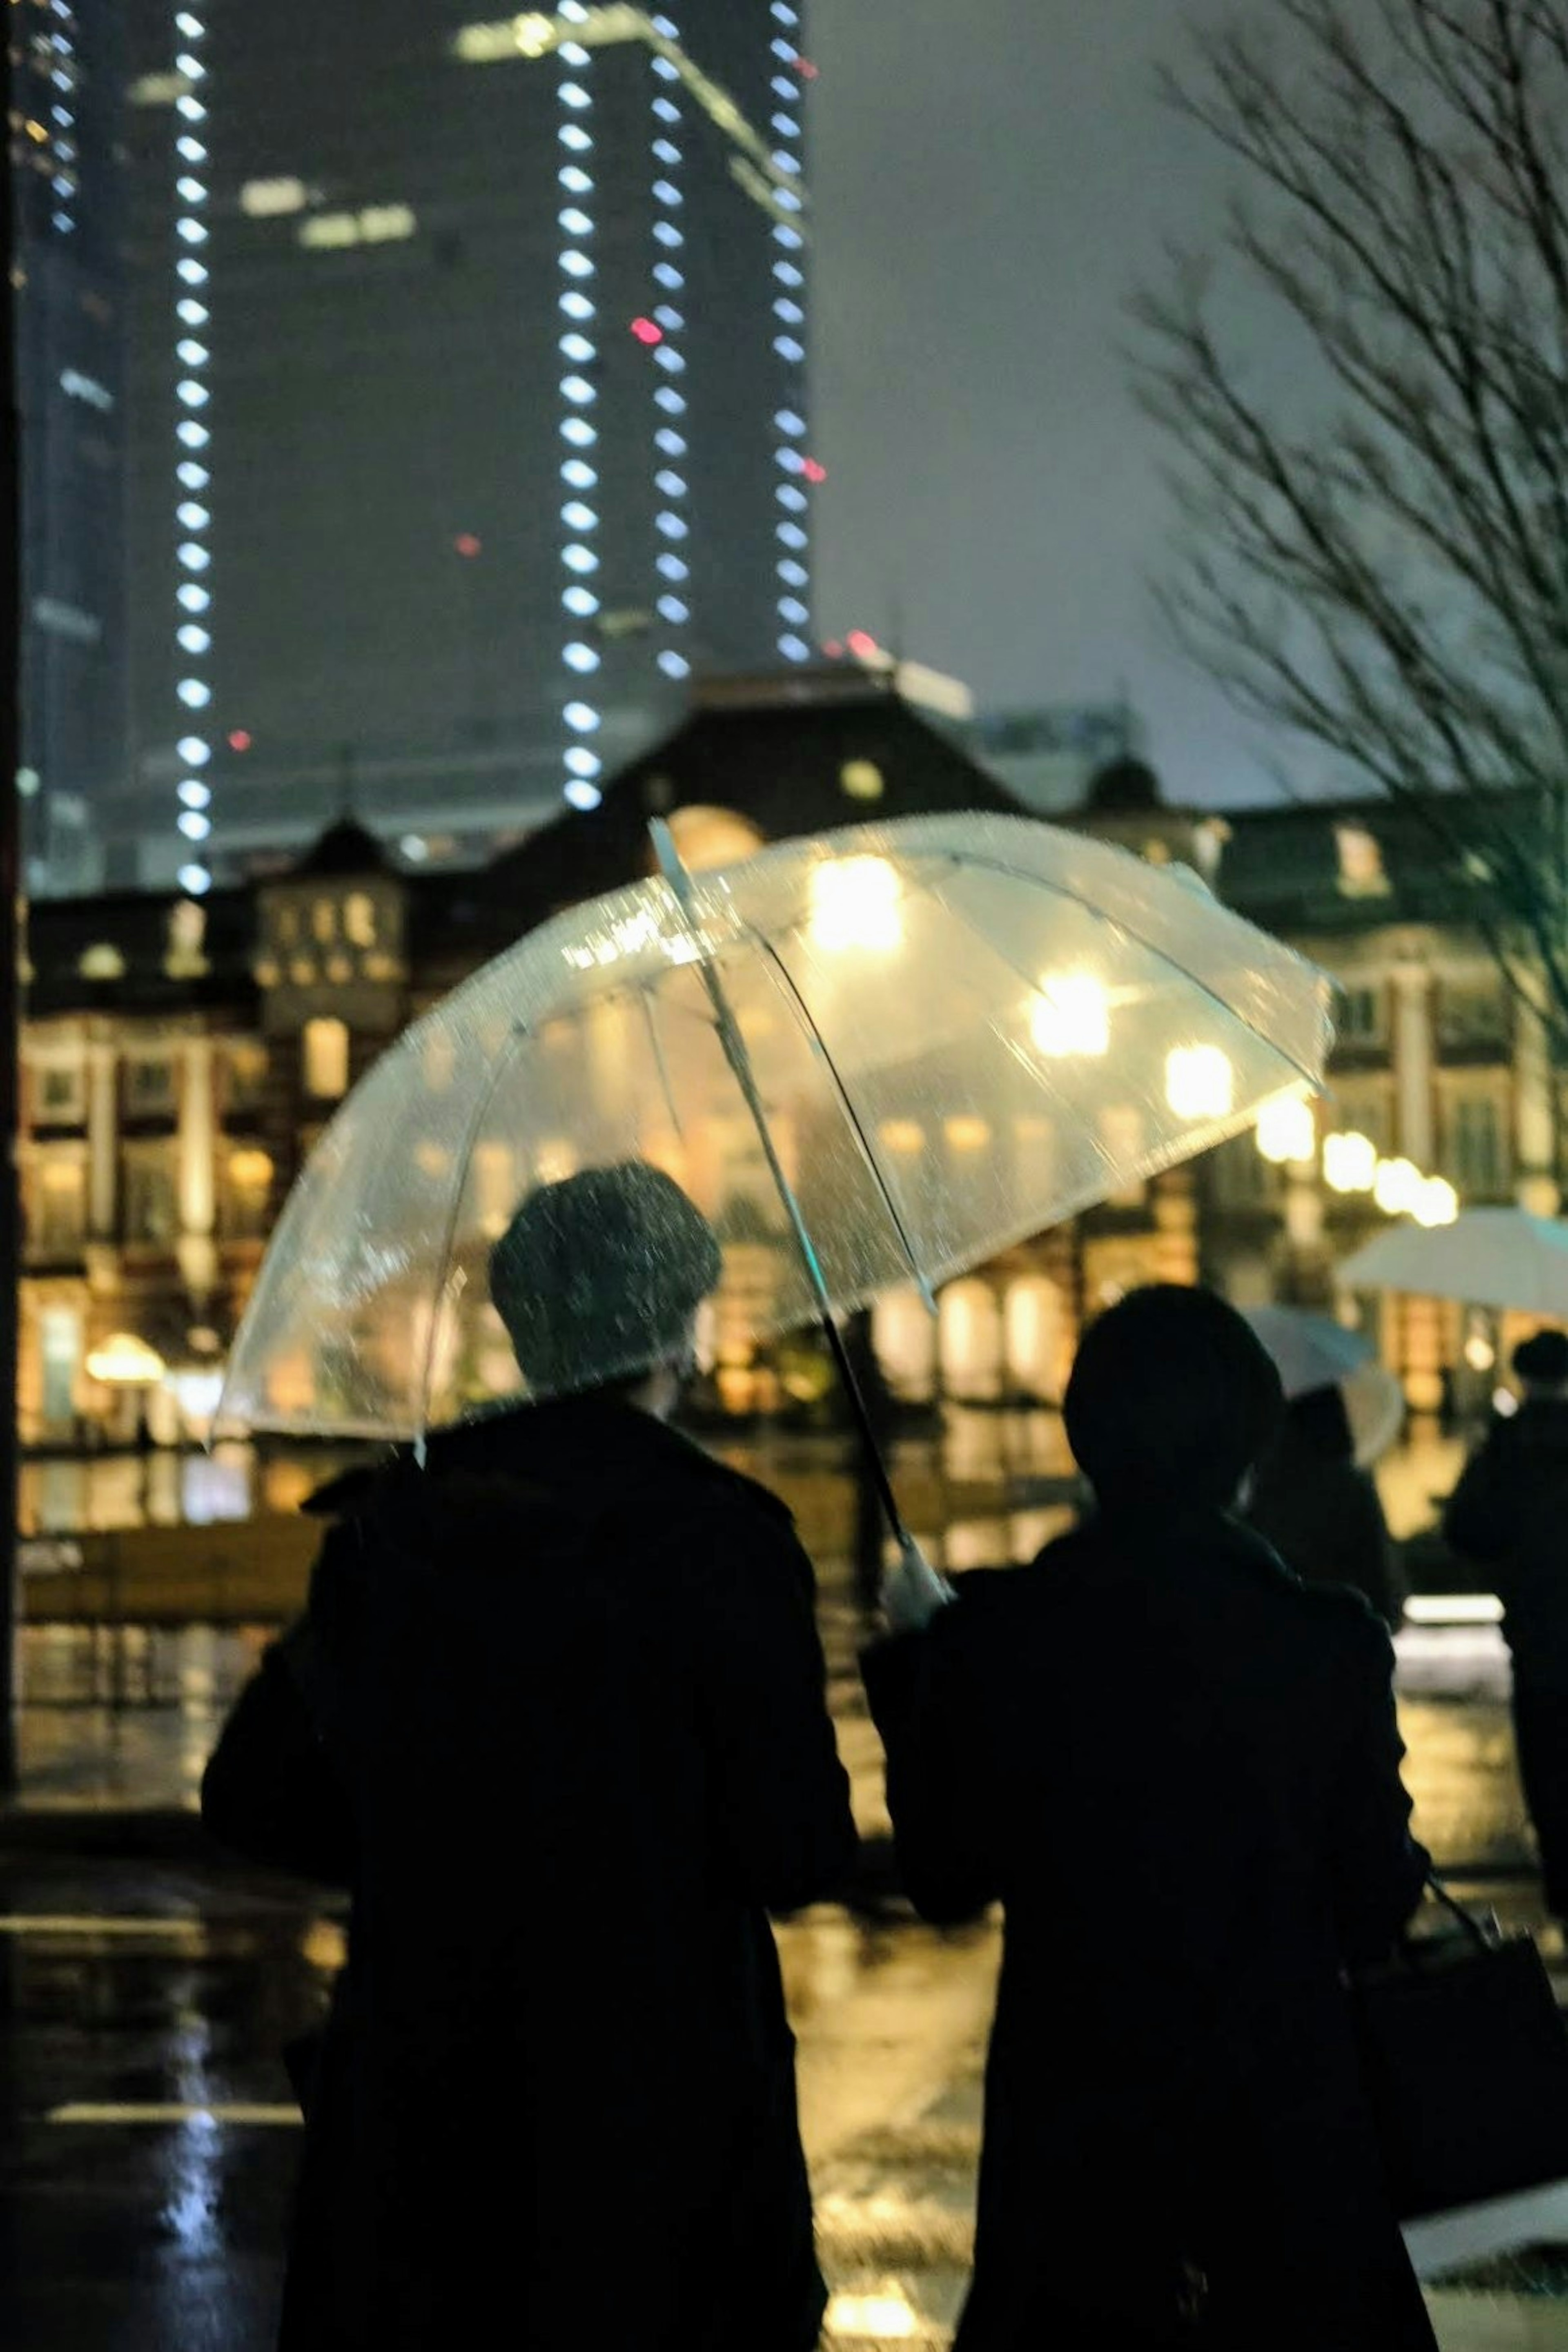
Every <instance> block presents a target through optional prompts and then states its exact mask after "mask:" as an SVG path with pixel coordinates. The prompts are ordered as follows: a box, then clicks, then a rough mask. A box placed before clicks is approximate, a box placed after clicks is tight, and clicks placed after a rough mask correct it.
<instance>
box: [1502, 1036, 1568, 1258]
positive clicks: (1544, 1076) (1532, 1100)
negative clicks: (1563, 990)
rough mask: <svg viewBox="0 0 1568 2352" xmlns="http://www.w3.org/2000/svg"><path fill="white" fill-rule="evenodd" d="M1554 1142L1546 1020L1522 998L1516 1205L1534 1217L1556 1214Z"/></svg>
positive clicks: (1516, 1057) (1516, 1067)
mask: <svg viewBox="0 0 1568 2352" xmlns="http://www.w3.org/2000/svg"><path fill="white" fill-rule="evenodd" d="M1556 1144H1557V1137H1556V1123H1555V1121H1554V1119H1553V1118H1552V1055H1551V1049H1550V1046H1549V1045H1548V1042H1547V1035H1546V1023H1545V1020H1544V1018H1543V1016H1542V1013H1541V1011H1540V1010H1539V1008H1538V1007H1537V1006H1536V1005H1534V1004H1530V1003H1524V1002H1522V1001H1521V1003H1520V1005H1519V1013H1518V1022H1517V1026H1516V1028H1515V1032H1514V1050H1513V1156H1514V1164H1515V1167H1516V1169H1517V1171H1518V1185H1517V1189H1518V1194H1519V1201H1520V1204H1521V1207H1522V1208H1526V1209H1532V1210H1533V1211H1534V1212H1535V1213H1536V1215H1537V1216H1542V1217H1554V1216H1555V1215H1556V1213H1557V1208H1558V1187H1557V1178H1556Z"/></svg>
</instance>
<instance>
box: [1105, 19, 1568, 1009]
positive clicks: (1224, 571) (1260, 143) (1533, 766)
mask: <svg viewBox="0 0 1568 2352" xmlns="http://www.w3.org/2000/svg"><path fill="white" fill-rule="evenodd" d="M1194 40H1195V60H1194V63H1193V65H1192V67H1191V68H1190V70H1186V71H1183V72H1181V73H1178V74H1175V75H1173V76H1172V77H1170V78H1169V79H1168V82H1167V95H1168V97H1169V98H1170V100H1172V102H1173V104H1174V105H1176V106H1177V107H1178V108H1179V109H1180V110H1182V111H1183V112H1184V114H1185V115H1186V116H1187V117H1188V118H1189V119H1190V120H1191V121H1194V122H1195V123H1196V124H1198V125H1200V126H1201V127H1202V128H1203V130H1204V131H1205V132H1207V133H1208V134H1209V135H1210V136H1211V137H1212V138H1213V139H1215V140H1216V141H1217V142H1219V143H1220V145H1221V146H1222V147H1223V148H1225V149H1226V151H1228V153H1229V154H1230V156H1231V157H1232V158H1233V159H1234V160H1235V163H1236V164H1237V166H1238V167H1239V168H1238V170H1237V190H1236V194H1235V197H1234V200H1233V203H1232V205H1231V208H1230V211H1229V214H1228V215H1227V222H1226V231H1225V234H1224V237H1223V240H1222V242H1221V244H1220V246H1219V248H1218V249H1217V250H1216V251H1214V252H1211V253H1208V254H1206V255H1202V256H1198V255H1194V254H1192V253H1190V252H1186V251H1181V250H1175V249H1173V253H1172V257H1171V264H1170V268H1169V270H1168V273H1167V275H1166V277H1165V278H1164V280H1163V283H1162V285H1161V286H1160V287H1159V288H1158V289H1156V290H1153V291H1150V292H1145V293H1144V294H1142V295H1141V296H1140V297H1139V298H1138V299H1137V301H1136V302H1135V305H1134V311H1135V316H1136V319H1137V320H1138V322H1139V326H1140V329H1141V332H1140V336H1139V341H1138V350H1137V353H1136V368H1137V383H1138V389H1139V393H1140V397H1141V399H1142V402H1143V404H1144V405H1145V407H1146V408H1147V409H1148V411H1149V412H1150V413H1151V414H1152V415H1153V416H1154V417H1155V418H1156V419H1157V420H1158V421H1159V422H1160V423H1161V424H1162V425H1163V426H1164V427H1165V428H1166V429H1167V431H1168V434H1169V436H1171V440H1172V442H1173V445H1174V446H1173V463H1172V467H1171V475H1172V479H1173V484H1174V487H1175V491H1176V496H1177V499H1178V515H1179V530H1178V538H1177V551H1176V554H1175V557H1174V560H1173V568H1172V570H1171V572H1169V574H1168V575H1167V577H1166V578H1165V580H1164V582H1163V586H1162V590H1161V594H1162V602H1163V606H1164V610H1165V613H1166V614H1167V617H1168V619H1169V621H1170V623H1171V625H1172V626H1173V628H1174V630H1175V632H1176V634H1177V635H1178V636H1179V638H1180V639H1181V641H1182V642H1183V644H1184V646H1186V648H1187V649H1188V650H1189V651H1190V652H1191V653H1193V654H1194V656H1197V658H1198V659H1200V660H1201V661H1202V663H1203V664H1204V666H1205V667H1206V668H1208V669H1209V670H1210V671H1211V672H1212V673H1214V674H1215V676H1216V677H1219V678H1220V679H1221V681H1222V682H1223V683H1224V685H1225V686H1226V688H1227V689H1228V690H1229V692H1230V693H1231V695H1232V696H1233V698H1235V699H1236V701H1237V703H1238V704H1239V705H1240V706H1241V707H1242V708H1243V709H1245V710H1246V711H1247V712H1248V713H1249V714H1251V715H1253V716H1255V717H1262V718H1265V719H1271V720H1276V721H1278V720H1283V721H1285V722H1286V723H1287V724H1288V725H1289V727H1291V728H1293V729H1296V730H1300V731H1301V732H1303V733H1304V734H1305V735H1306V736H1308V737H1310V738H1313V739H1315V740H1317V742H1319V743H1320V744H1321V745H1323V746H1326V747H1327V748H1328V749H1329V750H1330V751H1331V752H1333V753H1334V754H1336V755H1338V757H1339V759H1341V760H1342V761H1345V762H1348V763H1352V764H1353V766H1354V767H1355V768H1357V769H1359V770H1360V771H1361V772H1363V774H1364V775H1365V776H1368V777H1370V778H1372V779H1374V780H1375V782H1376V783H1377V784H1378V785H1379V786H1381V787H1382V789H1383V790H1384V792H1385V793H1387V794H1388V795H1390V797H1391V798H1392V799H1393V800H1394V801H1396V802H1398V803H1402V804H1403V805H1404V806H1405V807H1406V808H1407V809H1409V810H1410V811H1411V812H1412V813H1413V814H1415V816H1417V817H1418V819H1419V821H1420V822H1421V824H1423V825H1424V826H1425V827H1426V830H1427V832H1428V833H1429V834H1430V835H1432V836H1433V838H1434V840H1435V843H1436V845H1437V847H1438V850H1439V854H1440V856H1441V857H1442V859H1443V860H1444V861H1445V863H1446V864H1447V866H1448V868H1449V870H1450V871H1451V872H1452V874H1453V876H1454V877H1455V880H1456V884H1457V885H1459V886H1462V887H1465V888H1466V889H1467V890H1468V894H1469V898H1468V904H1469V906H1470V908H1471V911H1472V912H1473V919H1474V920H1475V921H1476V922H1477V924H1478V925H1479V927H1480V929H1481V930H1482V932H1483V933H1484V935H1485V937H1486V939H1487V940H1488V942H1489V946H1490V947H1491V950H1492V951H1493V953H1494V954H1495V955H1496V957H1497V960H1498V961H1499V964H1500V968H1501V969H1502V971H1503V972H1504V974H1505V976H1506V977H1507V978H1508V979H1509V981H1510V983H1511V984H1512V985H1513V986H1514V987H1515V988H1516V989H1518V990H1520V991H1521V992H1523V993H1524V994H1526V995H1527V996H1529V997H1531V999H1532V1000H1533V1001H1536V1002H1538V1003H1540V1004H1541V1007H1542V1011H1543V1012H1544V1013H1545V1015H1546V1018H1547V1021H1548V1024H1549V1026H1550V1029H1551V1031H1552V1037H1553V1042H1554V1045H1556V1047H1557V1049H1558V1052H1559V1055H1564V1054H1568V145H1565V139H1568V0H1249V5H1248V9H1247V17H1246V21H1245V23H1241V22H1237V23H1235V24H1232V25H1231V26H1229V27H1227V28H1226V29H1223V30H1220V31H1217V32H1211V33H1208V34H1203V33H1197V34H1195V35H1194ZM1240 289H1246V291H1245V292H1244V293H1243V294H1242V297H1241V299H1240V300H1237V299H1233V295H1234V294H1236V293H1237V292H1238V291H1239V290H1240ZM1260 310H1261V311H1262V312H1263V313H1265V314H1271V316H1272V319H1273V321H1274V330H1275V331H1274V332H1273V333H1272V334H1271V331H1270V330H1269V328H1268V326H1267V324H1264V325H1259V324H1258V319H1259V312H1260ZM1244 315H1245V316H1246V317H1247V319H1248V320H1249V321H1250V322H1251V323H1249V324H1248V325H1247V328H1246V329H1242V328H1240V327H1239V326H1238V325H1236V324H1232V325H1231V326H1229V327H1227V326H1226V324H1225V323H1224V321H1225V320H1227V319H1228V320H1231V321H1233V322H1235V321H1238V320H1240V319H1241V318H1242V317H1243V316H1244ZM1292 352H1294V353H1295V354H1297V355H1298V356H1299V357H1300V362H1301V367H1300V377H1299V381H1298V382H1297V383H1284V382H1282V379H1283V377H1284V374H1285V370H1284V369H1283V368H1282V367H1281V366H1280V363H1279V362H1280V356H1281V353H1284V354H1286V355H1289V354H1290V353H1292ZM1265 356H1267V357H1268V359H1270V360H1271V361H1272V373H1273V374H1274V376H1275V383H1274V385H1273V388H1272V389H1270V388H1268V386H1267V385H1264V384H1262V383H1260V382H1259V373H1260V370H1259V364H1258V362H1259V360H1260V358H1261V357H1265Z"/></svg>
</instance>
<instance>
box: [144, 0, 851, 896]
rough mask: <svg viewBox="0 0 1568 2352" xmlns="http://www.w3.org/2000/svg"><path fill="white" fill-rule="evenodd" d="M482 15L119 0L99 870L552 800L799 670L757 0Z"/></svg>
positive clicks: (774, 24)
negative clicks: (686, 707)
mask: <svg viewBox="0 0 1568 2352" xmlns="http://www.w3.org/2000/svg"><path fill="white" fill-rule="evenodd" d="M481 9H482V0H332V5H331V6H322V5H321V0H269V5H268V6H267V7H265V8H241V7H239V6H237V5H231V0H181V4H180V5H177V6H176V5H172V0H171V5H163V0H132V12H131V21H132V26H133V27H134V30H133V42H134V47H135V55H134V57H133V58H132V69H131V95H132V106H131V109H130V124H131V140H132V164H133V176H134V184H135V205H134V210H133V215H132V218H133V253H134V278H135V286H136V331H135V339H134V351H135V354H136V358H135V369H136V373H135V385H134V392H135V398H134V404H133V409H134V417H135V432H136V443H135V451H134V460H133V481H134V494H133V501H132V529H133V555H134V564H135V578H136V583H137V593H136V599H135V615H134V629H135V636H134V714H135V732H136V751H137V759H136V769H135V782H134V786H133V789H132V791H131V792H130V793H128V794H127V795H126V796H125V798H124V800H123V802H122V803H121V804H120V805H119V806H117V807H116V808H115V809H114V810H113V811H111V812H110V823H109V825H108V831H109V833H110V836H111V837H112V838H113V839H114V840H115V841H117V842H118V844H119V848H118V852H117V861H118V864H119V866H120V868H121V871H122V872H123V873H124V875H125V877H126V878H130V877H131V872H132V860H133V861H134V871H135V872H136V873H137V874H139V875H140V876H141V877H144V878H148V879H152V878H163V879H166V878H169V877H173V876H174V874H175V873H176V872H177V871H179V870H180V869H181V868H184V869H185V880H186V883H187V887H190V888H191V889H193V890H194V891H196V892H198V893H199V892H200V891H201V890H202V889H203V888H204V887H205V884H206V877H209V876H211V875H212V874H213V873H215V872H217V873H221V872H222V871H224V870H225V869H226V866H228V865H232V864H233V863H234V862H236V861H237V860H242V859H245V858H247V857H248V856H254V855H256V854H258V853H260V852H264V851H270V850H274V849H277V850H281V849H283V848H285V847H287V846H289V845H291V844H295V843H298V842H300V841H303V840H305V839H307V838H309V837H310V835H312V834H313V832H314V831H315V830H316V829H318V828H319V825H320V823H321V816H322V814H323V809H324V808H325V809H326V811H327V813H329V814H330V812H331V803H332V802H333V800H334V798H336V799H338V800H342V799H343V798H346V797H352V799H353V804H354V806H355V808H356V809H357V810H358V812H359V814H362V815H363V817H365V818H366V819H367V820H368V821H370V822H372V823H374V824H377V825H379V826H380V827H382V828H383V829H384V830H386V831H389V832H390V833H391V834H392V835H394V837H396V835H398V834H400V833H403V834H407V835H413V836H415V837H416V840H417V842H418V843H419V844H420V845H429V844H430V843H431V839H432V835H447V836H448V837H449V838H450V839H451V840H452V841H453V842H455V843H456V844H457V845H458V846H459V848H460V847H461V846H462V845H465V844H473V845H478V843H479V841H480V840H481V839H482V838H484V837H486V836H489V837H493V836H494V835H495V834H496V833H497V832H498V831H499V830H500V829H501V828H503V827H505V826H507V825H522V824H529V823H536V822H538V821H539V819H540V818H541V817H542V816H543V815H545V814H552V813H553V812H554V811H555V810H557V809H558V808H559V806H560V804H561V801H562V798H563V796H564V797H565V798H566V799H567V801H569V802H570V803H571V804H572V805H574V807H577V808H579V809H581V810H584V811H587V810H590V809H592V808H593V807H594V805H595V803H596V801H597V798H598V789H599V779H600V777H601V775H602V774H603V773H604V772H605V770H606V769H607V768H609V767H611V766H613V765H614V764H615V763H616V761H619V760H620V759H622V758H624V757H626V756H627V755H629V754H630V753H631V752H632V751H635V750H636V749H637V748H638V747H639V746H640V745H641V744H642V743H644V742H645V741H647V740H648V738H649V737H650V736H651V735H652V734H653V733H654V732H655V731H656V730H657V729H658V726H659V725H660V723H661V722H662V721H663V720H665V719H668V717H669V716H670V715H672V713H673V711H674V709H676V708H677V707H678V706H679V702H680V700H681V698H682V694H683V685H682V681H683V680H684V679H685V678H686V677H688V676H689V674H690V672H691V671H693V670H696V669H708V670H711V669H745V668H755V667H763V666H769V665H776V664H777V663H779V662H780V661H792V660H793V661H799V660H804V659H805V658H806V656H807V653H808V649H809V643H810V574H809V563H810V540H809V490H810V483H811V480H812V478H813V477H814V476H815V475H816V473H817V472H818V471H819V469H818V468H817V467H816V463H815V460H814V459H813V458H812V457H811V455H810V451H809V448H808V446H807V429H806V414H807V411H806V404H805V381H804V378H805V297H806V287H805V275H806V273H805V262H806V246H805V236H806V230H805V196H804V189H803V178H802V115H803V110H804V107H803V100H804V95H805V89H806V88H807V87H808V84H809V81H810V79H811V78H812V73H813V68H812V67H811V65H810V62H809V60H808V59H807V58H805V57H804V56H803V55H802V53H801V50H800V47H799V40H800V26H799V22H798V15H797V11H796V9H795V6H794V5H790V0H771V5H770V0H690V5H686V6H684V7H683V9H682V14H681V16H680V18H679V21H677V20H675V19H672V18H670V17H668V16H653V15H648V14H645V13H644V12H643V11H642V10H640V9H637V8H633V7H627V6H605V7H590V6H587V5H584V0H564V5H563V6H562V7H561V8H560V10H559V12H558V13H557V14H555V15H552V16H544V15H541V16H521V17H520V16H513V17H510V18H507V19H506V20H505V21H504V22H498V23H493V24H492V23H490V22H489V21H485V20H484V19H483V18H482V15H481ZM437 846H438V845H437Z"/></svg>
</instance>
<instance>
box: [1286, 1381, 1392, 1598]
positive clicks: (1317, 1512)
mask: <svg viewBox="0 0 1568 2352" xmlns="http://www.w3.org/2000/svg"><path fill="white" fill-rule="evenodd" d="M1246 1516H1247V1523H1248V1525H1249V1526H1251V1527H1253V1528H1256V1529H1257V1531H1258V1534H1259V1535H1260V1536H1261V1537H1262V1538H1263V1539H1264V1541H1265V1543H1268V1544H1272V1545H1273V1547H1274V1549H1275V1550H1276V1551H1277V1552H1278V1553H1279V1557H1280V1559H1282V1560H1283V1561H1284V1562H1285V1565H1286V1567H1287V1568H1293V1569H1294V1570H1295V1571H1296V1573H1297V1575H1298V1576H1300V1577H1304V1578H1305V1580H1306V1581H1307V1582H1308V1583H1309V1584H1348V1585H1351V1586H1352V1587H1353V1589H1354V1590H1355V1591H1357V1592H1359V1593H1360V1594H1361V1596H1362V1598H1363V1600H1364V1601H1367V1602H1368V1603H1369V1605H1370V1606H1371V1607H1372V1609H1373V1611H1374V1612H1376V1614H1377V1615H1378V1616H1379V1617H1381V1618H1382V1620H1383V1622H1384V1624H1385V1625H1386V1626H1388V1627H1389V1629H1390V1630H1391V1631H1393V1630H1394V1629H1396V1628H1397V1627H1398V1625H1399V1623H1400V1622H1401V1620H1402V1619H1403V1617H1404V1615H1405V1589H1404V1585H1403V1582H1402V1581H1401V1579H1400V1577H1399V1574H1398V1570H1397V1569H1396V1567H1395V1565H1394V1546H1393V1544H1392V1542H1391V1540H1390V1538H1389V1533H1388V1521H1387V1520H1386V1518H1385V1517H1384V1511H1383V1502H1382V1498H1381V1497H1380V1496H1379V1494H1378V1491H1377V1482H1376V1480H1375V1479H1374V1478H1373V1475H1372V1473H1371V1471H1370V1470H1363V1468H1362V1467H1361V1465H1360V1464H1359V1463H1358V1462H1357V1460H1356V1458H1355V1440H1354V1437H1353V1436H1352V1432H1351V1423H1350V1414H1349V1413H1348V1412H1347V1411H1346V1410H1345V1400H1344V1394H1343V1391H1342V1390H1340V1389H1338V1388H1321V1389H1309V1390H1308V1391H1307V1393H1306V1394H1305V1395H1304V1396H1299V1397H1294V1398H1292V1399H1291V1401H1290V1402H1289V1404H1287V1406H1286V1408H1285V1412H1284V1418H1283V1420H1282V1421H1281V1423H1280V1425H1279V1435H1278V1436H1277V1437H1276V1439H1275V1441H1274V1443H1273V1444H1272V1445H1271V1446H1270V1447H1269V1448H1268V1452H1267V1453H1266V1454H1265V1455H1264V1456H1263V1459H1262V1461H1261V1462H1260V1463H1259V1464H1258V1471H1257V1475H1256V1477H1255V1479H1254V1482H1253V1486H1252V1491H1251V1495H1250V1496H1249V1498H1248V1500H1247V1511H1246Z"/></svg>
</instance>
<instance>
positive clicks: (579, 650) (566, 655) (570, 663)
mask: <svg viewBox="0 0 1568 2352" xmlns="http://www.w3.org/2000/svg"><path fill="white" fill-rule="evenodd" d="M561 658H562V660H563V662H564V663H565V665H566V667H567V668H568V669H574V670H578V671H582V672H584V673H585V672H587V671H589V670H594V669H597V668H598V667H599V656H598V655H597V654H596V653H595V651H594V648H593V646H585V645H584V644H582V643H581V641H578V642H576V643H574V644H572V645H569V646H563V648H562V654H561Z"/></svg>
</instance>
